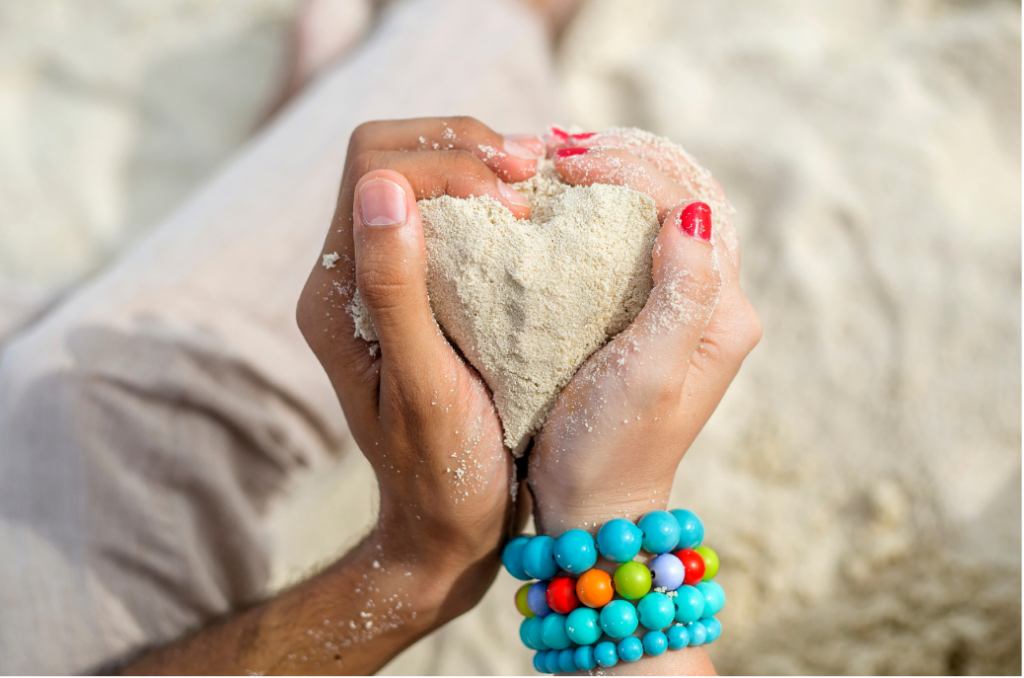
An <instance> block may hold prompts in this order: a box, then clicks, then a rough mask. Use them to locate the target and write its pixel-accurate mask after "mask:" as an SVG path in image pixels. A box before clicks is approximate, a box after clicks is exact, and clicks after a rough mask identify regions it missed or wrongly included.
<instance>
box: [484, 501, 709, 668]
mask: <svg viewBox="0 0 1024 678" xmlns="http://www.w3.org/2000/svg"><path fill="white" fill-rule="evenodd" d="M703 540H704V524H703V522H701V520H700V518H698V517H697V516H696V514H694V513H693V512H691V511H688V510H686V509H674V510H673V511H652V512H651V513H648V514H646V515H644V516H643V517H641V519H640V520H639V521H637V524H633V523H631V522H629V521H628V520H624V519H621V518H616V519H613V520H610V521H608V523H605V525H603V526H602V527H601V529H599V530H598V532H597V536H596V538H595V537H593V536H591V535H590V533H588V532H586V531H583V530H568V531H567V532H565V533H564V534H562V535H561V536H560V537H559V538H558V539H552V538H551V537H545V536H540V537H525V536H523V537H516V538H515V539H513V540H511V541H510V542H509V543H508V544H507V545H506V547H505V549H504V550H503V552H502V562H503V563H504V565H505V569H506V570H508V572H509V573H510V574H512V576H514V577H516V578H517V579H521V580H523V581H528V580H531V579H534V578H540V579H542V580H543V581H537V582H535V583H533V584H525V585H524V586H523V587H521V588H520V589H519V591H517V595H516V605H517V608H518V609H519V610H520V612H522V613H523V615H524V616H526V617H527V618H526V619H524V620H523V622H522V624H521V625H520V629H519V636H520V639H521V640H522V642H523V644H524V645H525V646H526V647H528V648H530V649H532V650H536V651H537V654H536V655H535V656H534V668H536V669H537V670H538V671H540V672H543V673H555V672H569V671H575V670H587V671H589V670H591V669H593V668H595V667H597V666H601V667H608V666H614V665H615V664H616V663H617V662H619V661H625V662H634V661H638V660H639V659H640V658H641V657H643V656H644V655H645V654H646V655H648V656H660V655H661V654H664V653H665V652H666V651H668V650H678V649H682V648H684V647H696V646H699V645H705V644H708V643H711V642H714V641H715V640H717V639H718V637H719V636H720V635H721V632H722V625H721V623H720V622H719V621H718V619H717V618H715V616H714V615H716V614H718V612H719V611H720V610H721V609H722V607H723V606H724V605H725V592H724V591H723V590H722V587H721V586H719V585H718V583H717V582H715V581H712V579H713V577H714V576H715V575H716V574H717V572H718V556H717V554H715V552H714V551H713V550H711V549H710V548H708V547H706V546H703V545H702V543H703ZM640 549H643V550H645V551H647V552H648V553H652V554H654V555H655V558H653V559H652V560H651V561H650V563H649V564H648V565H644V564H642V563H639V562H636V561H633V558H634V557H636V555H637V554H638V553H639V551H640ZM673 551H674V552H673ZM598 555H601V556H603V557H605V558H606V559H608V560H611V561H613V562H618V563H621V564H620V565H619V567H618V569H617V570H616V571H615V576H614V587H613V585H612V580H613V578H611V577H609V575H608V574H607V573H606V572H604V571H603V570H595V569H593V568H594V565H595V564H596V562H597V557H598ZM574 576H577V577H578V579H574V578H573V577H574ZM652 589H653V590H652ZM615 593H617V594H618V595H619V596H620V598H617V599H615V598H614V594H615ZM631 601H635V604H634V602H631ZM637 629H640V633H639V634H637V633H636V632H637ZM570 667H571V668H570Z"/></svg>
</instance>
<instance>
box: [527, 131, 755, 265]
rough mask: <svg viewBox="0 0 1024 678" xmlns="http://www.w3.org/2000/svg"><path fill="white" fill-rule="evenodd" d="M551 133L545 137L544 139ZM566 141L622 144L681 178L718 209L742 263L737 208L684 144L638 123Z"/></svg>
mask: <svg viewBox="0 0 1024 678" xmlns="http://www.w3.org/2000/svg"><path fill="white" fill-rule="evenodd" d="M552 129H554V128H552ZM549 137H551V138H553V139H557V138H558V136H557V135H549ZM549 137H545V139H548V138H549ZM563 145H566V146H579V147H582V148H595V147H610V148H620V149H622V150H626V151H629V152H630V153H632V154H633V155H635V156H636V157H638V158H640V159H641V160H644V161H646V162H649V163H651V164H652V165H654V166H655V167H657V168H658V169H659V170H661V171H662V172H663V173H665V174H666V175H668V176H670V177H672V178H673V179H675V180H676V181H678V182H679V183H680V184H681V185H682V187H683V189H684V190H685V192H687V193H688V194H689V195H691V196H693V197H694V198H695V199H697V200H702V201H704V202H706V203H708V204H709V205H711V207H712V209H713V210H714V213H715V221H716V225H717V226H718V227H719V229H720V230H721V232H722V241H723V244H724V245H725V248H726V249H725V252H726V254H727V255H728V256H729V257H730V258H731V259H732V260H733V263H735V264H736V266H737V267H738V266H739V262H740V243H739V236H738V234H737V232H736V227H735V225H734V223H733V213H734V211H733V209H732V206H731V205H730V204H729V201H728V200H727V199H726V197H725V191H724V190H723V189H722V185H721V184H719V183H718V181H716V180H715V178H714V177H713V176H712V175H711V172H709V171H708V170H706V169H704V168H703V167H701V166H700V165H698V164H697V162H696V160H694V159H693V157H692V156H691V155H690V154H689V153H687V152H686V151H685V150H684V149H683V148H682V147H681V146H679V145H678V144H676V143H673V142H672V141H670V140H669V139H666V138H664V137H660V136H658V135H656V134H652V133H651V132H647V131H644V130H641V129H637V128H635V127H612V128H609V129H606V130H603V131H601V132H588V133H583V134H570V135H567V136H566V141H565V142H564V143H563ZM556 147H557V146H556Z"/></svg>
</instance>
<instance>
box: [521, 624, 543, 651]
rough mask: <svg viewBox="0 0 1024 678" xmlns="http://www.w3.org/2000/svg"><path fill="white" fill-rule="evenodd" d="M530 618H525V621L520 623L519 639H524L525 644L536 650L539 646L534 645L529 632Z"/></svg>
mask: <svg viewBox="0 0 1024 678" xmlns="http://www.w3.org/2000/svg"><path fill="white" fill-rule="evenodd" d="M530 619H535V617H530ZM530 619H524V620H523V623H522V624H520V625H519V640H521V641H523V645H525V646H526V647H528V648H529V649H531V650H536V649H538V648H537V647H534V645H533V643H531V642H530V634H529V633H528V631H529V630H530Z"/></svg>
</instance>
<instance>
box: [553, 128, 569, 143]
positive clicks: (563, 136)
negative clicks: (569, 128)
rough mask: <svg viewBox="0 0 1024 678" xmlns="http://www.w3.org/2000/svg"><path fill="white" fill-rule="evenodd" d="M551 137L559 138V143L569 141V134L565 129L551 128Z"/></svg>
mask: <svg viewBox="0 0 1024 678" xmlns="http://www.w3.org/2000/svg"><path fill="white" fill-rule="evenodd" d="M551 135H552V136H555V137H558V139H559V141H568V140H569V133H568V132H566V131H565V130H564V129H560V128H558V127H555V126H554V125H552V126H551Z"/></svg>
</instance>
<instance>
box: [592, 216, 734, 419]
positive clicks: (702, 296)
mask: <svg viewBox="0 0 1024 678" xmlns="http://www.w3.org/2000/svg"><path fill="white" fill-rule="evenodd" d="M710 239H711V208H710V207H708V206H707V205H706V204H705V203H702V202H694V201H687V202H684V203H682V204H680V205H677V206H676V207H675V208H673V209H672V210H671V211H670V212H669V213H668V215H667V217H666V218H665V222H664V225H663V226H662V229H661V233H659V235H658V239H657V241H656V243H655V246H654V262H653V264H654V270H653V272H654V288H653V289H652V290H651V293H650V295H649V296H648V298H647V303H646V305H645V306H644V308H643V310H642V311H640V314H639V315H637V317H636V320H634V321H633V324H632V325H630V326H629V327H628V328H627V329H626V330H625V331H624V332H623V333H622V334H620V335H619V336H617V337H616V338H615V339H614V340H613V341H612V342H611V344H609V349H610V350H609V351H608V354H609V355H608V360H609V361H611V362H613V363H617V364H618V365H621V368H620V370H617V371H618V372H619V375H618V376H619V379H621V380H622V381H623V383H624V384H628V385H631V386H632V387H633V388H631V389H630V390H633V389H636V390H634V394H635V395H636V396H637V397H639V398H641V399H644V400H646V399H648V397H657V396H658V395H659V394H663V393H665V389H666V387H669V388H670V390H671V391H673V392H676V391H679V390H681V389H682V384H683V381H684V380H685V379H686V375H687V372H688V371H689V366H690V361H691V359H692V358H693V353H694V351H696V350H697V348H698V347H699V346H700V344H701V339H702V337H703V334H704V330H705V328H706V327H707V325H708V322H709V321H710V319H711V315H712V312H713V311H714V309H715V304H716V303H717V301H718V295H719V292H720V290H721V274H720V272H719V268H718V258H717V255H716V252H715V248H714V246H713V245H712V243H711V240H710Z"/></svg>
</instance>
